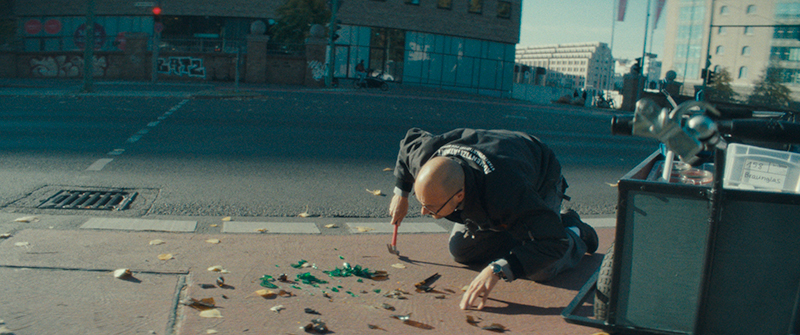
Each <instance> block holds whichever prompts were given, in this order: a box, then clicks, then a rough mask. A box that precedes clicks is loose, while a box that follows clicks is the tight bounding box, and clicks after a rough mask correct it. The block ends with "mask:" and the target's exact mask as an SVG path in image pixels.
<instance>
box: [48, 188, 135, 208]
mask: <svg viewBox="0 0 800 335" xmlns="http://www.w3.org/2000/svg"><path fill="white" fill-rule="evenodd" d="M137 194H139V193H138V192H133V193H128V192H123V191H86V190H84V191H74V190H61V191H58V193H56V194H55V195H53V196H52V197H50V199H47V200H45V201H44V202H43V203H42V204H41V205H39V206H37V208H53V209H95V210H118V211H121V210H123V209H126V208H127V207H128V205H130V203H131V202H132V201H133V199H135V198H136V195H137Z"/></svg>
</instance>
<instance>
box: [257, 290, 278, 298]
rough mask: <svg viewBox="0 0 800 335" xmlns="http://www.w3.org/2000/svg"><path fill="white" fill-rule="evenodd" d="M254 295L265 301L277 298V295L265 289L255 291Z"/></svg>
mask: <svg viewBox="0 0 800 335" xmlns="http://www.w3.org/2000/svg"><path fill="white" fill-rule="evenodd" d="M256 295H258V296H261V297H263V298H265V299H272V298H275V297H277V296H278V294H277V293H275V292H272V290H267V289H261V290H258V291H256Z"/></svg>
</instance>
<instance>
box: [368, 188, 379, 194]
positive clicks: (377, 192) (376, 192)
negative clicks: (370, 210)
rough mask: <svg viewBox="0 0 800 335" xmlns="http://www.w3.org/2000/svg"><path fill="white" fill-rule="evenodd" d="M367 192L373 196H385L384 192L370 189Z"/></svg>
mask: <svg viewBox="0 0 800 335" xmlns="http://www.w3.org/2000/svg"><path fill="white" fill-rule="evenodd" d="M367 192H369V193H372V195H383V192H381V190H374V191H371V190H370V189H367Z"/></svg>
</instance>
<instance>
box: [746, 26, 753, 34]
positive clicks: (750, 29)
mask: <svg viewBox="0 0 800 335" xmlns="http://www.w3.org/2000/svg"><path fill="white" fill-rule="evenodd" d="M744 34H745V35H753V27H744Z"/></svg>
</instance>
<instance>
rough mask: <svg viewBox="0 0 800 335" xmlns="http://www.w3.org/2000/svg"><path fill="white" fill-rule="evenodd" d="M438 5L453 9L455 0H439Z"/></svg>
mask: <svg viewBox="0 0 800 335" xmlns="http://www.w3.org/2000/svg"><path fill="white" fill-rule="evenodd" d="M436 6H437V7H439V8H443V9H453V0H439V1H438V2H437V3H436Z"/></svg>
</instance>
